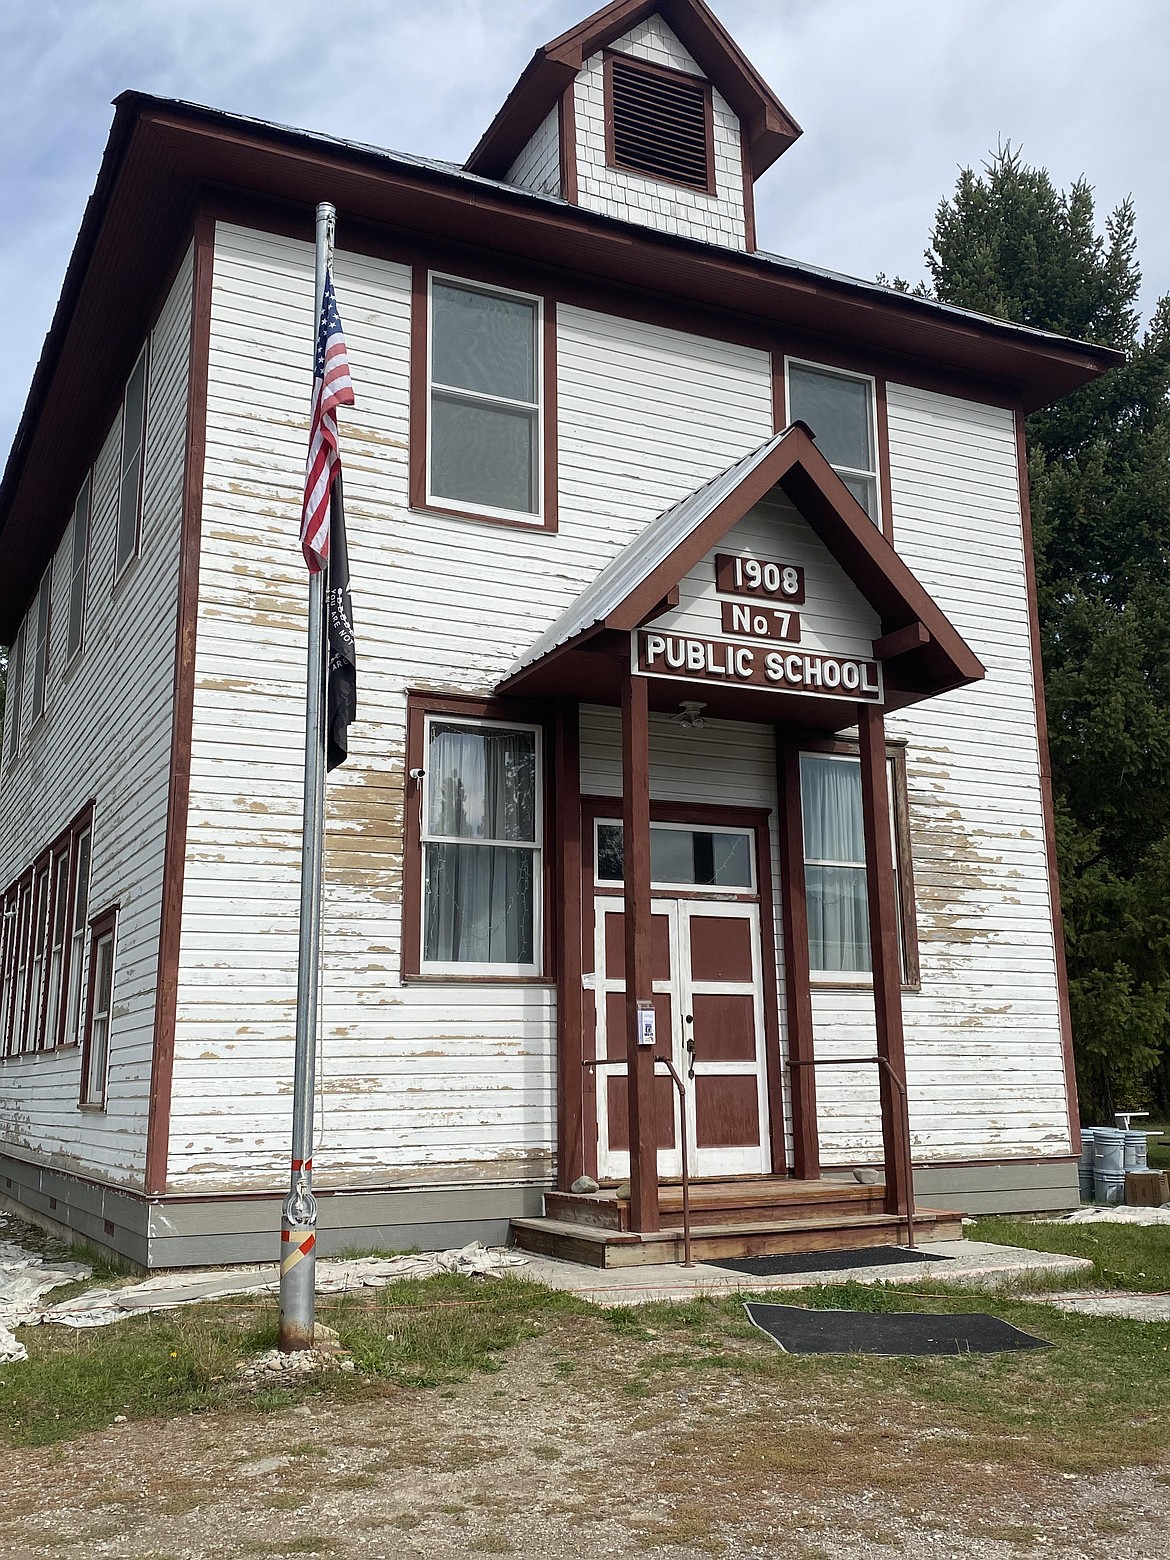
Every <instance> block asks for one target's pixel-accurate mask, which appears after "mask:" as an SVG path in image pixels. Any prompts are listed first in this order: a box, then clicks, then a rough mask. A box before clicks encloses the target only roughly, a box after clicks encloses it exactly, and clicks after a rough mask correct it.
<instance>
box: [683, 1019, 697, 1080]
mask: <svg viewBox="0 0 1170 1560" xmlns="http://www.w3.org/2000/svg"><path fill="white" fill-rule="evenodd" d="M691 1022H692V1020H691V1019H690V1018H688V1019H687V1023H688V1024H689V1023H691ZM683 1043H684V1045H685V1047H686V1051H687V1054H688V1056H689V1057H690V1062H689V1064H688V1066H687V1077H688V1078H693V1077H694V1076H695V1037H694V1035H688V1036H687V1038H686V1040H685V1041H684V1042H683Z"/></svg>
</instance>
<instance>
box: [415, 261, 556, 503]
mask: <svg viewBox="0 0 1170 1560" xmlns="http://www.w3.org/2000/svg"><path fill="white" fill-rule="evenodd" d="M430 294H431V309H430V313H431V331H430V386H429V400H430V406H429V412H430V415H429V430H430V440H429V443H430V450H429V460H428V476H427V501H428V502H433V503H435V504H437V505H440V506H450V505H454V506H457V507H459V508H461V509H470V510H472V511H474V512H475V513H483V514H485V515H499V516H504V517H531V518H533V519H538V518H539V517H540V513H541V480H542V478H541V469H540V465H541V406H540V389H539V387H540V382H541V363H540V313H541V309H540V301H539V299H536V298H531V297H525V296H523V295H520V294H516V293H505V292H498V291H494V290H492V289H489V288H482V287H474V286H468V285H465V284H463V283H461V282H454V281H450V280H448V279H447V278H445V277H438V276H433V277H432V278H431V287H430Z"/></svg>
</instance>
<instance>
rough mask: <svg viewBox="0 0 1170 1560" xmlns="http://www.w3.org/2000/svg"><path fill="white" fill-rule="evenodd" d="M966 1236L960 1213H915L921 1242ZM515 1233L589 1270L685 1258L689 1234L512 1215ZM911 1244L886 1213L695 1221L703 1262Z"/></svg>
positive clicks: (525, 1246)
mask: <svg viewBox="0 0 1170 1560" xmlns="http://www.w3.org/2000/svg"><path fill="white" fill-rule="evenodd" d="M962 1234H963V1223H962V1215H961V1214H958V1213H946V1212H942V1211H939V1210H936V1209H931V1208H920V1209H919V1210H918V1211H917V1213H916V1214H915V1216H914V1236H915V1239H916V1240H960V1239H961V1238H962ZM512 1235H513V1240H514V1242H515V1244H516V1245H517V1246H519V1247H520V1248H521V1249H522V1250H524V1251H533V1252H538V1253H540V1254H541V1255H543V1256H547V1257H558V1258H560V1260H561V1261H563V1262H578V1263H581V1264H583V1265H585V1266H587V1267H599V1268H614V1267H642V1266H649V1265H656V1264H659V1263H677V1262H681V1261H682V1260H683V1237H682V1231H681V1230H678V1229H664V1230H658V1231H655V1232H654V1233H652V1234H636V1233H634V1232H632V1231H628V1230H612V1229H601V1228H597V1227H595V1226H590V1225H587V1224H581V1223H575V1222H569V1221H565V1220H560V1219H549V1218H545V1219H513V1220H512ZM905 1243H906V1221H905V1219H904V1218H902V1217H901V1216H900V1215H897V1214H887V1213H850V1214H841V1213H836V1212H826V1213H824V1214H822V1215H820V1216H818V1217H807V1218H799V1219H776V1220H769V1221H767V1222H764V1223H759V1222H745V1223H741V1224H695V1225H694V1226H692V1229H691V1248H692V1253H693V1256H694V1259H695V1260H696V1261H705V1260H713V1259H716V1258H719V1257H758V1256H773V1255H776V1254H778V1253H783V1252H797V1251H841V1250H851V1249H853V1248H855V1247H862V1246H898V1245H905Z"/></svg>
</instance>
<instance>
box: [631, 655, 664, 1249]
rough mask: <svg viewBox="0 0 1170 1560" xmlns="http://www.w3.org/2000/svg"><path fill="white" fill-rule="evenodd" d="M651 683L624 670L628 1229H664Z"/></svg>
mask: <svg viewBox="0 0 1170 1560" xmlns="http://www.w3.org/2000/svg"><path fill="white" fill-rule="evenodd" d="M648 686H649V685H648V683H647V680H646V678H645V677H636V676H634V674H633V673H632V672H631V671H630V668H629V664H628V663H627V664H626V666H625V667H624V669H623V672H622V826H623V829H622V832H623V860H624V863H625V923H626V1058H627V1062H628V1071H629V1106H630V1224H631V1228H633V1229H635V1230H641V1231H652V1230H656V1229H657V1228H658V1133H657V1131H656V1126H657V1122H656V1120H655V1115H656V1112H655V1109H654V1105H655V1100H654V1049H655V1048H654V1047H653V1046H645V1045H639V1044H638V1003H639V1002H640V1001H641V1002H649V1001H651V1000H652V999H653V991H654V987H653V974H652V966H651V954H650V935H651V933H650V709H649V703H648V698H647V694H648Z"/></svg>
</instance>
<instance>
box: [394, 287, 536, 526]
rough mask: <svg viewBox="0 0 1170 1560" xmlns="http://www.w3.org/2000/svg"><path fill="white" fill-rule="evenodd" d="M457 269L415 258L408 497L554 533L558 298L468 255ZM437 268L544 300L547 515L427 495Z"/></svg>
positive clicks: (480, 520) (418, 504) (458, 515)
mask: <svg viewBox="0 0 1170 1560" xmlns="http://www.w3.org/2000/svg"><path fill="white" fill-rule="evenodd" d="M449 264H450V265H451V266H454V267H455V269H454V270H449V269H448V268H447V266H446V265H438V264H436V263H434V261H433V260H432V261H430V262H424V261H421V260H416V261H415V262H414V263H413V264H412V266H411V277H410V375H409V384H410V410H409V422H408V429H409V431H408V434H407V441H408V444H409V455H408V464H409V477H408V484H409V500H410V507H411V508H412V509H417V510H421V511H422V512H423V513H425V514H433V515H450V516H452V517H454V518H455V519H457V520H474V521H475V522H476V523H477V524H478V525H502V526H511V527H515V528H517V529H519V530H522V531H555V530H556V529H557V500H558V494H559V484H558V478H557V446H558V436H557V435H558V430H557V320H556V300H555V299H554V298H553V297H551V296H550V295H549V294H548V293H547V292H546V291H545V290H543V289H542V288H541V287H539V286H538V287H535V288H521V287H519V286H517V285H516V283H515V281H514V280H513V281H511V282H509V281H508V280H506V279H504V280H502V279H501V278H502V277H506V275H507V273H504V272H501V271H500V270H499V269H498V268H491V267H489V268H488V270H489V271H490V273H491V274H485V270H484V268H483V267H481V266H478V265H476V264H475V263H474V262H471V263H468V262H467V260H466V258H462V259H461V258H455V257H451V258H450V259H449ZM432 271H442V272H443V274H444V275H449V276H452V277H455V278H456V279H459V280H464V281H467V282H470V283H471V284H473V285H474V284H475V283H476V282H481V283H485V284H486V285H488V286H491V287H504V288H507V289H509V290H511V291H513V292H529V293H531V294H533V295H535V296H536V297H538V298H539V299H540V314H541V327H540V330H541V338H540V339H541V354H540V356H541V409H540V415H541V427H542V436H541V448H540V485H541V508H542V510H543V513H542V514H539V515H533V516H532V518H531V519H530V520H525V519H524V518H522V517H521V516H518V515H516V516H504V515H485V514H483V513H481V512H479V511H477V510H474V509H462V508H460V507H459V505H458V504H448V503H444V502H443V500H442V499H438V500H436V499H428V498H427V459H428V454H427V448H428V446H427V438H428V434H427V424H428V419H429V411H430V384H429V382H428V377H427V343H428V341H429V339H430V306H429V294H428V287H427V282H428V278H429V276H430V274H431V272H432Z"/></svg>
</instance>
